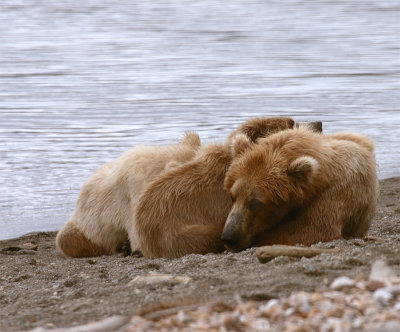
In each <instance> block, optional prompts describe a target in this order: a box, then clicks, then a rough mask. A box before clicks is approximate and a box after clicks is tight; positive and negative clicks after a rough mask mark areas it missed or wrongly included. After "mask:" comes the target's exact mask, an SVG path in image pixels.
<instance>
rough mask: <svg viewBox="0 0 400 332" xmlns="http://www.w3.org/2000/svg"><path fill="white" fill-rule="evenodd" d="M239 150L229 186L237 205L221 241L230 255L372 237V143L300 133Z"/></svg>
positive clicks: (229, 174) (349, 135)
mask: <svg viewBox="0 0 400 332" xmlns="http://www.w3.org/2000/svg"><path fill="white" fill-rule="evenodd" d="M246 140H247V148H246V142H245V141H246ZM239 146H240V148H238V149H237V151H236V153H237V156H236V157H235V158H234V161H233V162H232V165H231V167H230V169H229V170H228V172H227V176H226V179H225V188H226V190H227V191H228V192H229V193H230V194H231V195H232V198H233V200H234V204H233V207H232V209H231V211H230V213H229V216H228V218H227V221H226V224H225V227H224V231H223V233H222V240H223V242H224V244H225V246H226V247H227V248H229V249H230V250H233V251H236V250H242V249H244V248H247V247H249V246H261V245H269V244H288V245H295V244H304V245H311V244H313V243H316V242H320V241H330V240H333V239H337V238H341V237H344V238H348V237H362V236H364V235H365V234H366V233H367V231H368V228H369V226H370V223H371V220H372V217H373V215H374V212H375V207H376V204H377V196H378V181H377V176H376V166H375V157H374V152H373V151H374V146H373V142H372V141H371V140H370V139H369V138H367V137H365V136H362V135H358V134H352V133H338V134H332V135H322V134H317V133H313V132H310V131H309V130H304V129H301V128H300V129H295V130H290V131H284V132H280V133H277V134H274V135H272V136H270V137H268V138H265V139H261V140H259V142H258V143H257V144H253V143H252V142H250V140H248V139H247V138H246V137H241V141H240V144H239Z"/></svg>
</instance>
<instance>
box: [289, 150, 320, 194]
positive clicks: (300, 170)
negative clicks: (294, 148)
mask: <svg viewBox="0 0 400 332" xmlns="http://www.w3.org/2000/svg"><path fill="white" fill-rule="evenodd" d="M318 168H319V163H318V161H317V160H316V159H314V158H313V157H310V156H301V157H299V158H297V159H295V160H294V161H293V162H292V163H291V164H290V165H289V167H288V170H287V172H288V175H289V177H290V179H291V180H292V181H293V182H294V183H295V184H296V185H299V186H300V188H302V189H303V190H304V189H306V187H307V185H308V184H309V183H310V182H311V181H312V179H313V177H314V175H315V174H316V173H317V170H318Z"/></svg>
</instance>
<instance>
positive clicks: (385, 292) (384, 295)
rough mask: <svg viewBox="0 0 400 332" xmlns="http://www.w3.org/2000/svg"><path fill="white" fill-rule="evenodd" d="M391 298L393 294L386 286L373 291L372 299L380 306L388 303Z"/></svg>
mask: <svg viewBox="0 0 400 332" xmlns="http://www.w3.org/2000/svg"><path fill="white" fill-rule="evenodd" d="M393 299H394V295H393V294H392V292H391V291H390V289H389V288H388V287H385V288H379V289H378V290H376V291H375V292H374V301H375V302H376V303H377V304H378V305H380V306H382V307H385V306H388V305H390V304H391V302H392V301H393Z"/></svg>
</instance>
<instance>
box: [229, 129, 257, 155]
mask: <svg viewBox="0 0 400 332" xmlns="http://www.w3.org/2000/svg"><path fill="white" fill-rule="evenodd" d="M251 145H252V142H251V140H250V138H249V137H247V136H246V135H245V134H237V135H235V136H234V137H233V139H232V143H231V151H232V157H237V156H238V155H240V154H241V153H243V151H245V150H247V149H248V148H249V147H250V146H251Z"/></svg>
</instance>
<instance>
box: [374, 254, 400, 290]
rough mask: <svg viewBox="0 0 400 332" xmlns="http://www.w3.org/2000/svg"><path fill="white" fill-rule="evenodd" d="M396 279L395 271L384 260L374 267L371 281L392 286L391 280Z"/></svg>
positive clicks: (376, 263) (376, 262)
mask: <svg viewBox="0 0 400 332" xmlns="http://www.w3.org/2000/svg"><path fill="white" fill-rule="evenodd" d="M395 277H396V274H395V273H394V271H393V270H392V269H391V268H390V267H389V266H388V265H387V264H386V263H385V262H384V261H383V260H380V259H379V260H377V261H375V262H374V264H373V265H372V268H371V273H370V275H369V280H375V281H380V282H383V283H384V284H385V285H387V286H389V285H390V284H391V282H390V279H391V278H395Z"/></svg>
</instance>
